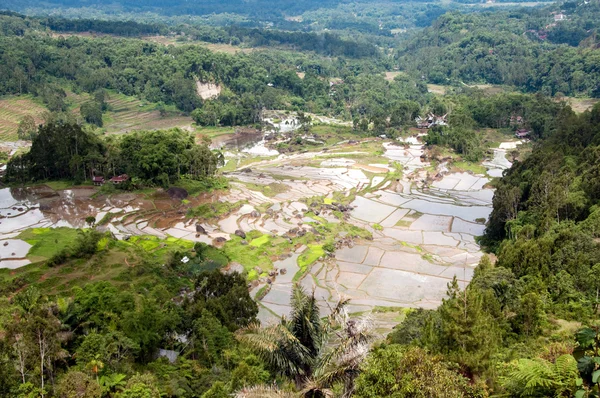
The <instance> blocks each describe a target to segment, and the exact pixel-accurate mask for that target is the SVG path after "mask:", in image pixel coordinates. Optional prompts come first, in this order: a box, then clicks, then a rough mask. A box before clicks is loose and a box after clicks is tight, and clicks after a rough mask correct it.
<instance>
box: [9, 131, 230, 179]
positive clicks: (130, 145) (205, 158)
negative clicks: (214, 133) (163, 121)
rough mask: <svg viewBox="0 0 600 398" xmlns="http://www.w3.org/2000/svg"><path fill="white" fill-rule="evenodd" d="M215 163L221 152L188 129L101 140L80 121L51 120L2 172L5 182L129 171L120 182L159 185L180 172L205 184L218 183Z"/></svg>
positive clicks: (141, 133)
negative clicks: (199, 141)
mask: <svg viewBox="0 0 600 398" xmlns="http://www.w3.org/2000/svg"><path fill="white" fill-rule="evenodd" d="M219 164H222V155H221V154H220V153H219V152H213V151H211V150H210V149H209V148H208V147H207V146H206V145H196V144H195V143H194V139H193V137H192V135H191V134H189V133H186V132H183V131H181V130H179V129H172V130H167V131H148V132H135V133H133V134H128V135H125V136H122V137H119V138H115V137H109V138H107V139H101V138H99V137H97V136H95V135H94V134H92V133H90V132H88V131H86V130H84V129H82V128H81V127H80V126H78V125H72V124H60V125H55V124H51V123H49V124H46V125H44V126H41V127H40V129H39V131H38V133H37V135H36V136H35V137H34V139H33V142H32V146H31V150H30V151H29V152H28V153H26V154H23V155H19V156H15V157H13V158H12V159H11V160H10V161H9V164H8V165H7V174H6V176H7V178H8V180H9V181H19V182H23V181H30V180H33V181H36V180H49V179H72V180H75V181H83V180H91V179H92V177H93V176H94V175H96V174H101V175H104V176H105V179H106V180H108V179H109V176H111V175H113V176H114V175H121V174H127V175H129V177H131V180H130V181H127V182H125V183H124V185H122V186H127V185H128V184H129V185H132V184H133V185H135V182H136V180H141V181H142V182H144V183H147V184H152V185H161V186H163V187H168V186H169V185H170V184H171V183H172V182H175V181H177V180H178V179H180V178H181V177H182V176H183V177H185V178H186V179H188V180H196V181H206V183H205V184H204V185H203V188H208V187H211V186H213V185H214V184H215V183H216V182H217V181H216V180H212V177H213V176H214V174H215V173H216V171H217V166H218V165H219ZM107 184H110V182H108V181H107ZM196 190H198V189H196Z"/></svg>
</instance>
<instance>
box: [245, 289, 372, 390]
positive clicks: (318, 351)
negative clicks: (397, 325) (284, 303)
mask: <svg viewBox="0 0 600 398" xmlns="http://www.w3.org/2000/svg"><path fill="white" fill-rule="evenodd" d="M291 304H292V311H291V313H290V316H289V319H288V318H285V317H284V318H282V319H281V322H280V323H278V324H275V325H270V326H265V327H261V326H260V325H259V324H253V325H250V326H248V327H246V328H244V329H241V330H240V331H238V332H237V334H236V336H237V338H238V339H239V340H240V341H242V342H244V343H246V344H247V345H248V346H250V347H251V348H252V349H254V350H255V351H256V352H257V354H258V355H259V356H260V357H261V358H262V359H263V360H264V361H265V362H266V363H267V364H269V365H270V366H271V367H272V368H273V369H275V370H276V371H277V372H278V373H280V374H282V375H284V376H287V377H290V378H292V379H293V380H294V382H295V383H296V387H297V388H298V389H299V390H302V395H303V396H304V397H307V398H312V397H315V398H316V397H328V396H330V395H331V390H330V389H331V387H332V386H333V385H334V384H336V383H338V382H342V383H343V385H344V395H343V397H350V396H351V394H352V392H353V391H354V381H355V379H356V377H357V376H358V372H359V365H360V363H361V362H362V361H363V360H364V358H365V357H366V355H367V353H368V350H369V345H370V343H371V341H372V340H373V337H374V335H373V334H372V327H371V323H370V321H369V319H368V318H361V319H357V320H351V319H350V318H349V316H348V314H347V312H346V310H345V307H346V305H347V304H348V300H347V299H341V300H340V301H339V302H338V303H337V305H336V306H335V307H334V308H332V309H331V314H330V315H329V316H328V317H327V318H326V319H325V320H322V319H321V315H320V311H319V307H318V305H317V300H316V298H315V295H314V292H313V293H312V294H310V295H309V294H307V293H306V292H305V291H304V289H303V288H302V287H301V286H299V285H296V286H294V289H293V291H292V300H291Z"/></svg>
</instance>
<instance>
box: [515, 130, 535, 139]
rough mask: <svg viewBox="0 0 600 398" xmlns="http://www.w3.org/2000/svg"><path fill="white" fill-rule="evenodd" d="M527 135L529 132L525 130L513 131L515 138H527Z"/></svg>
mask: <svg viewBox="0 0 600 398" xmlns="http://www.w3.org/2000/svg"><path fill="white" fill-rule="evenodd" d="M529 134H531V131H529V130H527V129H517V131H515V137H517V138H521V139H523V138H529Z"/></svg>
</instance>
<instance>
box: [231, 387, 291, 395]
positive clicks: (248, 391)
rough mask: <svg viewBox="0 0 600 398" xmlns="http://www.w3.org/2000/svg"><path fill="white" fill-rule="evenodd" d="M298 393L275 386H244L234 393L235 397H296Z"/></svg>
mask: <svg viewBox="0 0 600 398" xmlns="http://www.w3.org/2000/svg"><path fill="white" fill-rule="evenodd" d="M297 397H298V394H294V393H291V392H287V391H281V390H279V389H278V388H277V387H271V386H264V385H259V386H253V387H244V388H243V389H241V390H240V391H238V392H236V393H235V398H297Z"/></svg>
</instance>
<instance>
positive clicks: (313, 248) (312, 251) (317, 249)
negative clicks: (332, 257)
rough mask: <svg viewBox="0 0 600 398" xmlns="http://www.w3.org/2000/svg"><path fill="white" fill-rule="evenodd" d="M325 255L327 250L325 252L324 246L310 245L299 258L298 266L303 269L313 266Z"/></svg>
mask: <svg viewBox="0 0 600 398" xmlns="http://www.w3.org/2000/svg"><path fill="white" fill-rule="evenodd" d="M324 255H325V250H323V245H318V244H313V245H308V249H307V250H305V251H304V253H302V254H301V255H300V257H298V266H299V267H300V268H302V269H304V268H306V267H308V266H309V265H312V264H313V263H314V262H315V261H317V260H318V259H319V258H320V257H323V256H324Z"/></svg>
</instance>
